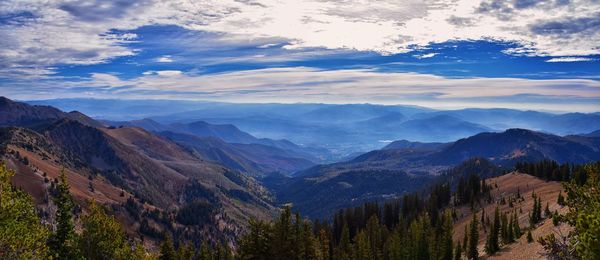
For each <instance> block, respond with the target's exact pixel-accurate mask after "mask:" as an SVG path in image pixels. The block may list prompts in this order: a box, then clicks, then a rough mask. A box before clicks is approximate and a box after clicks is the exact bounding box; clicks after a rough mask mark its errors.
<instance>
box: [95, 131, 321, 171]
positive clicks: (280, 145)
mask: <svg viewBox="0 0 600 260" xmlns="http://www.w3.org/2000/svg"><path fill="white" fill-rule="evenodd" d="M106 122H107V123H108V124H110V125H112V126H133V127H140V128H143V129H146V130H148V131H152V132H156V133H160V132H169V133H170V135H171V136H176V137H178V138H180V139H179V140H178V142H179V143H181V144H184V145H185V140H189V141H190V142H194V143H198V141H199V140H208V139H206V138H205V137H213V138H217V139H219V140H222V142H211V143H212V144H213V145H212V146H211V145H209V146H207V148H208V147H211V148H215V146H217V144H225V143H227V144H233V145H232V146H231V147H235V146H239V147H242V145H237V144H246V146H243V147H249V145H250V144H255V145H258V146H255V147H261V149H262V150H264V149H270V150H271V151H272V152H270V153H267V154H265V153H262V155H263V156H271V157H272V158H264V159H262V160H270V159H273V158H274V157H281V156H286V155H293V156H291V157H293V158H294V159H301V160H299V161H296V162H295V163H293V165H296V166H291V165H290V167H283V168H280V167H266V168H264V170H265V171H266V172H262V173H259V174H263V173H269V172H271V171H276V170H283V169H286V171H296V170H300V169H304V168H306V167H304V166H306V165H308V166H311V165H313V164H314V163H313V162H323V161H325V160H326V159H327V158H328V156H329V151H328V150H326V149H322V148H321V149H319V148H313V147H303V146H299V145H296V144H294V143H292V142H290V141H288V140H285V139H281V140H274V139H270V138H256V137H254V136H252V135H250V134H248V133H246V132H244V131H242V130H240V129H238V128H237V127H235V126H233V125H230V124H223V125H218V124H209V123H206V122H204V121H197V122H192V123H186V124H183V123H176V124H171V125H163V124H160V123H158V122H156V121H154V120H152V119H142V120H132V121H120V122H111V121H106ZM175 133H178V134H183V135H174V134H175ZM186 135H194V136H196V137H200V139H192V138H188V137H186ZM202 138H204V139H202ZM192 145H193V146H195V147H198V145H197V144H192ZM238 150H239V148H238ZM288 157H290V156H288ZM217 158H218V157H213V158H212V159H217ZM301 165H302V166H301ZM246 170H250V168H247V169H246ZM255 170H256V169H254V170H250V171H248V172H251V173H254V174H257V172H256V171H255ZM288 173H289V172H288Z"/></svg>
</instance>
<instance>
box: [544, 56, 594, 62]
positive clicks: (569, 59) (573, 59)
mask: <svg viewBox="0 0 600 260" xmlns="http://www.w3.org/2000/svg"><path fill="white" fill-rule="evenodd" d="M579 61H594V59H592V58H584V57H557V58H551V59H548V60H546V62H579Z"/></svg>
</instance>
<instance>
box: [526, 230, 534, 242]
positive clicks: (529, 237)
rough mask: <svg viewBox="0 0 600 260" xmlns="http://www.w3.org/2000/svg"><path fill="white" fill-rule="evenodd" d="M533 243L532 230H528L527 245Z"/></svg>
mask: <svg viewBox="0 0 600 260" xmlns="http://www.w3.org/2000/svg"><path fill="white" fill-rule="evenodd" d="M531 242H533V236H532V235H531V230H527V243H531Z"/></svg>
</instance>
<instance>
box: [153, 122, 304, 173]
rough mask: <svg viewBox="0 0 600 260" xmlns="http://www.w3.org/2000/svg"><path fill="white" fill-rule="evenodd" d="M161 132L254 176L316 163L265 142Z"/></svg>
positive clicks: (193, 150)
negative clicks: (228, 140)
mask: <svg viewBox="0 0 600 260" xmlns="http://www.w3.org/2000/svg"><path fill="white" fill-rule="evenodd" d="M159 134H160V135H161V136H164V137H167V138H169V139H170V140H173V141H175V142H177V143H179V144H180V145H182V146H184V147H187V148H188V149H190V150H191V151H192V152H193V153H196V154H199V155H200V156H201V157H202V158H206V159H209V160H213V161H215V162H219V163H221V164H223V165H225V166H227V167H229V168H232V169H236V170H240V171H243V172H246V173H249V174H251V175H259V176H260V175H266V174H270V173H273V172H283V173H291V172H296V171H298V170H302V169H306V168H308V167H311V166H313V165H314V164H315V163H314V162H312V161H310V160H308V159H306V155H304V154H297V153H295V152H293V151H291V150H282V149H279V148H276V147H272V146H266V145H262V144H239V143H236V144H230V143H226V142H224V141H222V140H221V139H218V138H215V137H199V136H195V135H190V134H182V133H175V132H161V133H159Z"/></svg>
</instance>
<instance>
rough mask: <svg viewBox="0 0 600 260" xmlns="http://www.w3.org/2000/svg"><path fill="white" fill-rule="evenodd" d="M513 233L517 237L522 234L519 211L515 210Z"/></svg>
mask: <svg viewBox="0 0 600 260" xmlns="http://www.w3.org/2000/svg"><path fill="white" fill-rule="evenodd" d="M513 233H514V236H515V238H517V239H518V238H520V237H521V235H522V233H521V226H519V219H518V218H517V212H513Z"/></svg>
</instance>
